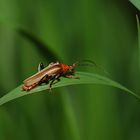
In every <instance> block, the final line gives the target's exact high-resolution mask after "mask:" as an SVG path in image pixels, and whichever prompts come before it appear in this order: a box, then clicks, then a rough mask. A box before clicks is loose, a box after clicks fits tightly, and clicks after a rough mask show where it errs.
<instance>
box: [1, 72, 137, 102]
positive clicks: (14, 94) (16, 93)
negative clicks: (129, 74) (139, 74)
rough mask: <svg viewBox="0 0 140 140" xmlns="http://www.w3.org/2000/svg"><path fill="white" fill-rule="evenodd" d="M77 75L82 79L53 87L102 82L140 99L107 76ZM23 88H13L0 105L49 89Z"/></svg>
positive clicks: (69, 80) (70, 80)
mask: <svg viewBox="0 0 140 140" xmlns="http://www.w3.org/2000/svg"><path fill="white" fill-rule="evenodd" d="M77 75H78V76H79V77H80V79H63V80H62V81H61V82H59V83H56V84H55V85H54V86H53V88H56V87H63V86H68V85H74V84H102V85H109V86H113V87H117V88H120V89H122V90H124V91H126V92H128V93H130V94H132V95H133V96H135V97H136V98H137V99H139V100H140V97H139V96H138V95H137V94H135V93H133V92H132V91H130V90H128V89H127V88H125V87H124V86H122V85H121V84H119V83H117V82H114V81H112V80H110V79H109V78H106V77H103V76H100V75H97V74H91V73H86V72H78V73H77ZM21 89H22V88H21V86H19V87H17V88H16V89H14V90H12V91H11V92H9V93H7V94H6V95H5V96H3V97H2V98H0V105H2V104H4V103H6V102H8V101H11V100H14V99H16V98H19V97H22V96H25V95H28V94H31V93H35V92H39V91H43V90H47V89H48V87H47V86H46V85H44V86H39V87H38V88H35V89H33V90H31V91H29V92H26V91H22V90H21Z"/></svg>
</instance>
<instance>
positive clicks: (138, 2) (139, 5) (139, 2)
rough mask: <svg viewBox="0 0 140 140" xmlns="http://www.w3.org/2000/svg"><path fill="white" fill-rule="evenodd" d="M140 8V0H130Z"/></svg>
mask: <svg viewBox="0 0 140 140" xmlns="http://www.w3.org/2000/svg"><path fill="white" fill-rule="evenodd" d="M129 1H130V2H132V3H133V4H134V5H135V6H136V7H137V8H138V9H139V10H140V1H139V0H129Z"/></svg>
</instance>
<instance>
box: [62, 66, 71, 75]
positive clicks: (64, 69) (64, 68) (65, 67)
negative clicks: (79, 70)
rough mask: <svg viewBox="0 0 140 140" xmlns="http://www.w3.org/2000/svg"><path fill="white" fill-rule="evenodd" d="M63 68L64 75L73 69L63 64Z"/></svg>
mask: <svg viewBox="0 0 140 140" xmlns="http://www.w3.org/2000/svg"><path fill="white" fill-rule="evenodd" d="M61 67H62V71H63V73H67V72H69V71H71V70H72V69H73V67H72V66H69V65H66V64H61Z"/></svg>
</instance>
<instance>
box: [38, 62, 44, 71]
mask: <svg viewBox="0 0 140 140" xmlns="http://www.w3.org/2000/svg"><path fill="white" fill-rule="evenodd" d="M44 68H45V67H44V64H43V63H42V62H41V63H39V65H38V72H39V71H41V70H43V69H44Z"/></svg>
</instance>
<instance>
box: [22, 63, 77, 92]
mask: <svg viewBox="0 0 140 140" xmlns="http://www.w3.org/2000/svg"><path fill="white" fill-rule="evenodd" d="M75 66H76V63H74V64H73V65H71V66H70V65H66V64H61V63H59V62H56V63H50V64H49V65H48V67H46V68H44V65H43V64H42V63H41V64H40V65H39V67H38V72H37V73H36V74H34V75H33V76H31V77H29V78H27V79H25V80H24V81H23V86H22V90H24V91H30V90H31V89H33V88H35V87H36V86H38V85H40V84H42V83H49V90H50V91H51V88H52V84H53V83H54V82H55V80H57V81H60V77H62V76H63V77H66V78H74V79H78V78H79V77H75V76H74V73H75V71H74V68H75Z"/></svg>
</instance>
